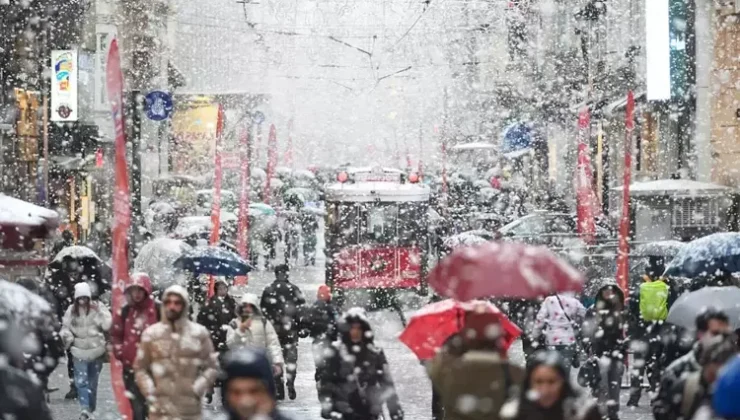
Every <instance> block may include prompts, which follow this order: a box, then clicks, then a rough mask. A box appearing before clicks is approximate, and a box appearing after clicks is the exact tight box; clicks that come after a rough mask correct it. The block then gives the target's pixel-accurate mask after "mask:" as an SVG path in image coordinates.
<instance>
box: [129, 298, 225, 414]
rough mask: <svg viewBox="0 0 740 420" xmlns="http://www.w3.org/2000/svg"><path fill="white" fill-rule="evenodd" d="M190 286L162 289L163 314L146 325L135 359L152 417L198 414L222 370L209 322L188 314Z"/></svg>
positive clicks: (136, 371)
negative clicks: (207, 325)
mask: <svg viewBox="0 0 740 420" xmlns="http://www.w3.org/2000/svg"><path fill="white" fill-rule="evenodd" d="M188 305H189V300H188V292H187V291H186V290H185V288H184V287H182V286H179V285H174V286H170V287H168V288H167V289H166V290H165V291H164V293H163V294H162V316H161V318H162V320H161V321H159V322H157V323H156V324H154V325H151V326H150V327H149V328H147V329H146V330H144V333H143V334H142V335H141V343H140V344H139V352H138V354H137V356H136V361H135V362H134V374H135V376H136V384H137V385H138V386H139V389H140V390H141V392H142V394H144V396H145V397H146V398H147V400H148V401H149V419H150V420H174V419H177V420H200V419H201V404H200V400H201V397H202V396H203V395H204V394H205V393H206V391H208V389H210V387H211V386H212V385H213V382H214V381H215V380H216V376H218V355H217V353H216V352H215V351H214V349H213V343H212V342H211V336H210V334H209V333H208V330H206V328H205V327H204V326H202V325H200V324H198V323H195V322H192V321H190V320H189V319H188Z"/></svg>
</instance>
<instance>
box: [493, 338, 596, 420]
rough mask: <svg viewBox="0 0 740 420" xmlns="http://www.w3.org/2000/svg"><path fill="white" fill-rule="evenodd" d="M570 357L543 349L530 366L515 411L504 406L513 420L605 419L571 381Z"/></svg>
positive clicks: (505, 412) (536, 354)
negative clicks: (569, 371) (569, 372)
mask: <svg viewBox="0 0 740 420" xmlns="http://www.w3.org/2000/svg"><path fill="white" fill-rule="evenodd" d="M569 367H570V362H569V361H568V359H567V357H563V355H562V354H561V353H559V352H557V351H555V350H541V351H538V352H536V353H535V354H534V356H533V357H532V358H531V360H530V363H529V364H528V365H527V373H526V377H525V379H524V385H523V386H522V390H521V395H520V396H519V399H518V401H516V404H513V405H512V406H511V408H513V409H512V410H508V409H507V408H509V407H506V406H505V407H504V409H503V410H502V411H503V412H504V414H503V416H504V417H505V418H507V419H510V420H543V419H547V420H601V413H600V412H599V408H598V406H597V405H596V402H595V401H594V400H593V399H592V398H591V397H590V396H589V395H587V394H586V393H585V392H583V391H582V390H580V389H578V388H574V387H573V385H572V384H571V382H570V376H569V374H568V370H569Z"/></svg>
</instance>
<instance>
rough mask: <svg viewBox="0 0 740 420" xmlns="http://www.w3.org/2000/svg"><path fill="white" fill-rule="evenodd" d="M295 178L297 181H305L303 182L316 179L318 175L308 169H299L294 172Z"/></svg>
mask: <svg viewBox="0 0 740 420" xmlns="http://www.w3.org/2000/svg"><path fill="white" fill-rule="evenodd" d="M293 176H294V177H295V178H297V179H303V180H314V179H316V175H314V173H313V172H311V171H309V170H308V169H298V170H296V171H293Z"/></svg>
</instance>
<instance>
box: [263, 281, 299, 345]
mask: <svg viewBox="0 0 740 420" xmlns="http://www.w3.org/2000/svg"><path fill="white" fill-rule="evenodd" d="M305 304H306V299H305V298H304V297H303V293H301V290H300V289H299V288H298V286H296V285H295V284H293V283H291V282H289V281H280V280H275V281H274V282H272V283H271V284H270V285H269V286H267V287H266V288H265V290H264V291H263V292H262V299H261V301H260V309H262V313H263V314H264V315H265V316H266V317H267V319H268V320H269V321H270V323H271V324H272V325H273V326H274V327H275V331H276V332H277V334H278V336H279V337H280V341H281V342H284V341H298V330H299V317H300V311H301V310H302V307H303V306H304V305H305Z"/></svg>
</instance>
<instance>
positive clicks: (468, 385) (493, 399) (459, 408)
mask: <svg viewBox="0 0 740 420" xmlns="http://www.w3.org/2000/svg"><path fill="white" fill-rule="evenodd" d="M497 331H498V328H497V326H496V325H492V324H491V321H490V317H488V316H486V315H485V314H479V313H474V312H468V313H466V314H465V318H464V327H463V329H462V331H461V332H460V333H459V335H458V336H457V337H454V338H453V339H452V340H448V343H447V345H446V346H445V348H444V349H443V350H442V351H440V352H439V353H438V354H437V356H436V357H435V358H434V359H432V362H431V363H430V364H429V365H428V366H427V372H428V373H429V378H430V379H431V380H432V385H433V386H434V388H435V389H436V390H437V392H438V393H439V395H440V398H441V400H442V405H443V407H444V419H445V420H498V419H500V418H501V408H502V407H503V406H504V404H505V403H506V401H508V400H510V399H512V398H516V396H518V395H519V387H520V385H521V384H522V381H523V380H524V371H523V370H522V369H521V368H520V367H518V366H515V365H513V364H511V363H510V362H509V361H508V360H506V355H505V354H504V353H503V350H502V343H501V342H500V338H501V337H500V335H499V334H497ZM456 338H457V339H456Z"/></svg>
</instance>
